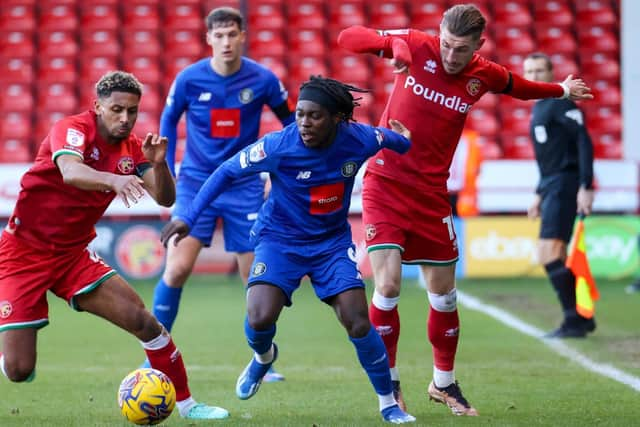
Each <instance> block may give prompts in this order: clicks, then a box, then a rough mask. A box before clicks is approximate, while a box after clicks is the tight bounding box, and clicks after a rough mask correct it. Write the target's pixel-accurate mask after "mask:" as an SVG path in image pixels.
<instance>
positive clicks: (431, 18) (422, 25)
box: [411, 2, 447, 30]
mask: <svg viewBox="0 0 640 427" xmlns="http://www.w3.org/2000/svg"><path fill="white" fill-rule="evenodd" d="M446 9H447V8H446V6H445V5H444V3H437V2H424V3H423V2H420V3H416V4H414V5H412V7H411V27H412V28H417V29H419V30H425V29H427V28H431V29H436V30H438V29H439V28H440V22H441V21H442V14H443V13H444V11H445V10H446Z"/></svg>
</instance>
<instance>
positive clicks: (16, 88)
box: [0, 83, 34, 113]
mask: <svg viewBox="0 0 640 427" xmlns="http://www.w3.org/2000/svg"><path fill="white" fill-rule="evenodd" d="M33 106H34V98H33V92H32V90H31V84H30V83H29V84H25V83H8V84H2V83H0V111H2V112H9V111H15V112H25V113H29V112H31V110H32V109H33Z"/></svg>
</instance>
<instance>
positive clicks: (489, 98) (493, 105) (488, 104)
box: [473, 92, 500, 112]
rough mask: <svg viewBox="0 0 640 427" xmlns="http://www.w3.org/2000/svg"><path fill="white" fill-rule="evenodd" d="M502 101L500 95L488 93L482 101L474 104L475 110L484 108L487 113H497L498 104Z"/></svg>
mask: <svg viewBox="0 0 640 427" xmlns="http://www.w3.org/2000/svg"><path fill="white" fill-rule="evenodd" d="M499 101H500V95H497V94H495V93H491V92H487V93H485V94H484V95H482V96H481V97H480V99H479V100H478V101H477V102H476V103H475V104H473V108H482V109H483V110H485V111H494V112H495V111H497V108H498V102H499Z"/></svg>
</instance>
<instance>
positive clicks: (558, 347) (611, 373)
mask: <svg viewBox="0 0 640 427" xmlns="http://www.w3.org/2000/svg"><path fill="white" fill-rule="evenodd" d="M458 301H459V302H460V304H462V305H463V306H465V307H467V308H469V309H471V310H475V311H479V312H481V313H484V314H487V315H489V316H491V317H493V318H494V319H496V320H498V321H499V322H500V323H503V324H505V325H506V326H508V327H510V328H512V329H515V330H516V331H519V332H522V333H523V334H525V335H529V336H530V337H533V338H536V339H537V340H539V341H541V342H542V343H544V344H545V345H546V346H548V347H549V348H551V349H552V350H553V351H555V352H556V353H558V354H559V355H561V356H563V357H566V358H567V359H569V360H571V361H573V362H576V363H577V364H579V365H580V366H582V367H583V368H585V369H586V370H588V371H591V372H594V373H596V374H599V375H602V376H604V377H608V378H611V379H612V380H614V381H617V382H619V383H622V384H626V385H628V386H629V387H631V388H632V389H634V390H636V391H640V378H638V377H636V376H634V375H631V374H628V373H626V372H624V371H621V370H620V369H618V368H616V367H613V366H611V365H609V364H606V363H598V362H595V361H593V360H591V359H589V358H588V357H587V356H585V355H584V354H582V353H580V352H578V351H576V350H574V349H572V348H570V347H569V346H567V345H566V344H565V343H564V342H562V341H560V340H555V339H546V338H543V335H544V332H543V331H542V330H540V329H538V328H536V327H535V326H532V325H530V324H528V323H526V322H523V321H522V320H520V319H518V318H517V317H516V316H514V315H512V314H510V313H508V312H506V311H504V310H503V309H501V308H498V307H495V306H492V305H489V304H485V303H484V302H482V300H480V299H478V298H476V297H473V296H471V295H468V294H466V293H464V292H460V290H459V289H458Z"/></svg>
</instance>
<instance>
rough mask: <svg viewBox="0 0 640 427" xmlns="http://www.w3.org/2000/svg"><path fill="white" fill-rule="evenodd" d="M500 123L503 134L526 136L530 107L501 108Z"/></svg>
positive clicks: (529, 119)
mask: <svg viewBox="0 0 640 427" xmlns="http://www.w3.org/2000/svg"><path fill="white" fill-rule="evenodd" d="M500 121H501V124H502V126H501V130H502V131H503V132H509V133H513V134H524V135H527V134H528V133H529V124H530V121H531V108H530V106H529V107H517V108H504V107H502V106H501V108H500Z"/></svg>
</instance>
